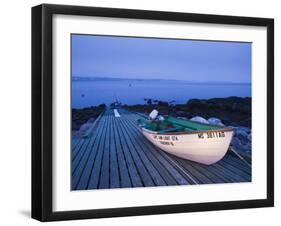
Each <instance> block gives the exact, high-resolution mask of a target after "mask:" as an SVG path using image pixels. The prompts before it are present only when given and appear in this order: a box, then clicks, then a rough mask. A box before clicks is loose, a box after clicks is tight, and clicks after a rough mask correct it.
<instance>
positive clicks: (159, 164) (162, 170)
mask: <svg viewBox="0 0 281 226" xmlns="http://www.w3.org/2000/svg"><path fill="white" fill-rule="evenodd" d="M132 132H133V134H134V136H135V139H136V140H139V141H140V142H141V145H143V147H144V150H145V151H146V154H147V156H149V158H150V160H151V161H152V162H153V164H154V165H155V167H156V168H157V169H158V171H159V174H161V175H162V178H163V179H164V180H165V182H166V184H167V185H177V184H178V183H177V181H176V180H175V179H174V177H173V176H172V173H174V172H172V171H171V173H170V171H169V170H168V169H169V167H167V168H168V169H167V168H166V165H165V164H163V161H161V159H160V160H159V159H158V158H157V157H156V156H155V155H154V154H153V150H152V149H151V148H154V147H151V146H148V145H147V144H146V143H145V141H144V139H143V136H142V135H141V134H139V133H137V132H136V131H135V130H132ZM173 170H174V169H173Z"/></svg>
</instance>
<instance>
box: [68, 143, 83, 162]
mask: <svg viewBox="0 0 281 226" xmlns="http://www.w3.org/2000/svg"><path fill="white" fill-rule="evenodd" d="M84 142H85V139H84V138H83V139H80V141H79V143H78V144H77V145H76V146H75V147H74V148H73V149H72V153H71V160H72V161H73V160H74V159H75V158H76V157H77V154H78V153H79V151H80V149H81V147H82V146H83V144H84Z"/></svg>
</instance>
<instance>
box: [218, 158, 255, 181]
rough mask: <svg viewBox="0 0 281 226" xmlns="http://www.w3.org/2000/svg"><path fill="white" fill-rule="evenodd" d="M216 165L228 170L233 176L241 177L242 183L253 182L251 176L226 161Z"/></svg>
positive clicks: (223, 160)
mask: <svg viewBox="0 0 281 226" xmlns="http://www.w3.org/2000/svg"><path fill="white" fill-rule="evenodd" d="M216 164H217V165H220V166H222V167H223V168H224V170H228V172H232V173H233V174H235V175H238V176H240V178H241V181H244V182H246V181H251V176H249V175H247V174H245V173H244V172H243V171H242V170H240V169H238V168H236V167H233V166H232V165H230V164H229V163H228V162H227V160H225V159H222V160H220V161H219V162H217V163H216Z"/></svg>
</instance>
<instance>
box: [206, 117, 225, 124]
mask: <svg viewBox="0 0 281 226" xmlns="http://www.w3.org/2000/svg"><path fill="white" fill-rule="evenodd" d="M208 122H209V123H210V124H211V125H218V126H224V124H223V123H222V122H221V120H220V119H218V118H215V117H212V118H209V119H208Z"/></svg>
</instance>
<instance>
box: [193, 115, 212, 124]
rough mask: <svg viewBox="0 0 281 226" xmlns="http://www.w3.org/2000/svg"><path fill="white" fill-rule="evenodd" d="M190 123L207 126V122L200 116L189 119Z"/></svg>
mask: <svg viewBox="0 0 281 226" xmlns="http://www.w3.org/2000/svg"><path fill="white" fill-rule="evenodd" d="M190 121H193V122H200V123H205V124H209V122H208V121H207V120H206V119H204V118H203V117H200V116H195V117H193V118H191V119H190Z"/></svg>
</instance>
